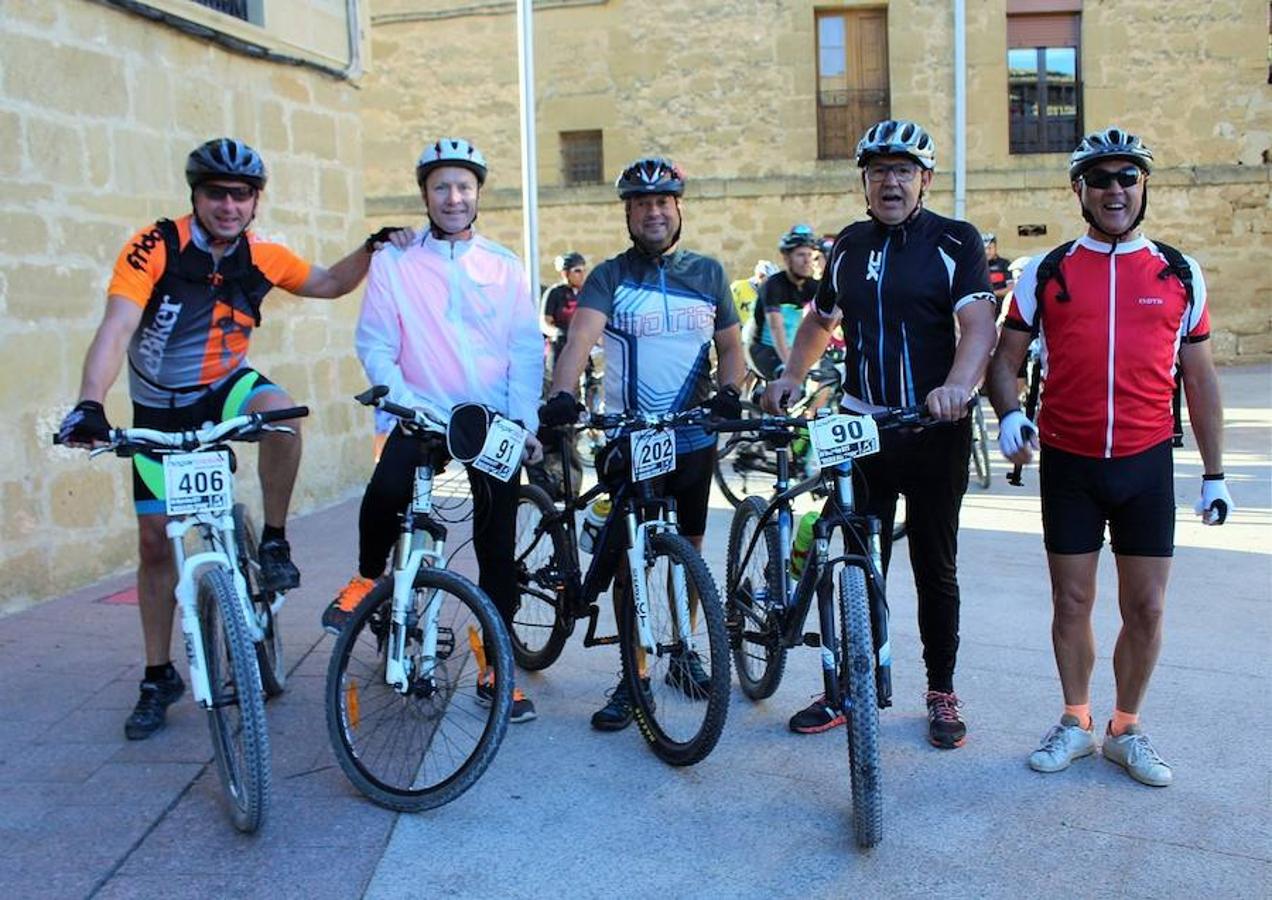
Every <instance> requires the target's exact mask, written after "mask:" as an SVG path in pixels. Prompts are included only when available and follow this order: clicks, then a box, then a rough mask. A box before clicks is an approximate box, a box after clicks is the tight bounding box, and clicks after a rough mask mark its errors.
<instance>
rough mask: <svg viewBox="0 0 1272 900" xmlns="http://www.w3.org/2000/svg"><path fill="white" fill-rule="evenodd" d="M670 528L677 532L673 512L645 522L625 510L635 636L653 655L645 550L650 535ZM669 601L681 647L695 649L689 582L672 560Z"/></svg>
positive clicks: (654, 649)
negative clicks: (661, 517) (670, 595)
mask: <svg viewBox="0 0 1272 900" xmlns="http://www.w3.org/2000/svg"><path fill="white" fill-rule="evenodd" d="M660 531H669V532H672V533H679V524H678V523H677V521H676V515H675V513H674V512H670V511H669V513H668V516H667V518H666V519H651V520H648V521H645V522H637V521H636V513H635V512H634V511H631V512H628V513H627V537H628V541H627V574H628V579H627V581H628V584H629V585H631V592H632V604H633V606H634V607H635V610H636V635H637V637H638V638H639V640H640V645H641V647H642V648H643V649H644V651H645V652H646V653H647V654H650V655H654V656H656V655H657V653H658V648H657V646H656V645H655V643H654V632H653V629H652V628H650V625H649V585H647V584H646V583H645V551H646V549H647V548H648V546H649V535H651V534H654V533H657V532H660ZM670 566H671V592H672V597H671V602H672V604H673V606H672V610H671V612H672V615H673V616H674V617H675V620H676V629H677V632H678V633H677V637H678V638H679V639H680V642H681V643H682V644H683V645H684V650H685V651H689V650H693V649H695V647H694V643H693V627H692V624H691V622H690V612H689V582H688V581H687V580H686V578H685V569H684V566H682V565H680V563H677V562H671V563H670Z"/></svg>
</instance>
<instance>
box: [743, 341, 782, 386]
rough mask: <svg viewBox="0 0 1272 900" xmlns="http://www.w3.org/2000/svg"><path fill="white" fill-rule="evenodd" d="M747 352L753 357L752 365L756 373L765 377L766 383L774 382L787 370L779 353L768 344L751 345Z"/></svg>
mask: <svg viewBox="0 0 1272 900" xmlns="http://www.w3.org/2000/svg"><path fill="white" fill-rule="evenodd" d="M747 352H748V353H750V355H751V365H752V366H753V367H754V368H755V371H757V372H759V373H760V374H761V375H763V376H764V380H765V381H773V380H774V379H776V378H777V377H778V376H779V375H781V374H782V370H783V369H785V368H786V365H785V364H784V363H783V362H782V358H781V357H780V356H778V355H777V351H776V350H775V349H773V348H772V347H770V346H769V345H768V344H761V343H758V342H757V343H754V344H751V345H750V346H749V347H747Z"/></svg>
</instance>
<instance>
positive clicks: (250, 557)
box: [234, 503, 287, 697]
mask: <svg viewBox="0 0 1272 900" xmlns="http://www.w3.org/2000/svg"><path fill="white" fill-rule="evenodd" d="M234 541H235V544H236V545H237V550H238V562H239V570H240V571H242V573H243V580H244V581H246V582H247V596H248V599H249V600H251V601H252V611H253V612H254V613H255V614H256V622H257V624H258V625H259V626H260V629H261V632H262V633H263V634H264V638H262V639H261V641H260V642H259V643H257V645H256V661H257V663H258V665H259V666H260V670H261V686H262V687H264V688H265V696H266V697H277V696H278V695H279V694H281V693H282V692H283V689H284V688H285V687H286V686H287V663H286V661H285V659H284V657H283V635H282V633H281V632H280V631H279V628H278V618H277V617H276V616H275V615H274V606H273V603H274V600H275V598H276V597H277V596H278V595H276V594H273V593H271V592H269V591H266V590H265V589H264V588H263V587H261V561H260V558H259V557H258V555H257V541H256V525H255V524H254V523H253V522H252V517H251V516H250V515H249V514H248V512H247V507H246V506H244V505H243V504H242V503H235V504H234Z"/></svg>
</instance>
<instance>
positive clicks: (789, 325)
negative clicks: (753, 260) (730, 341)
mask: <svg viewBox="0 0 1272 900" xmlns="http://www.w3.org/2000/svg"><path fill="white" fill-rule="evenodd" d="M817 245H818V240H817V235H815V234H814V233H813V229H811V228H809V227H808V226H807V225H796V226H794V227H793V228H791V230H790V231H788V232H787V233H786V234H784V235H782V239H781V241H780V242H778V245H777V248H778V250H780V251H781V253H782V262H783V263H784V264H785V266H786V268H785V269H784V270H783V271H781V272H779V273H778V274H777V275H775V276H773V277H772V278H770V279H768V280H767V281H765V282H764V284H763V285H761V287H760V294H759V299H758V300H756V302H755V330H754V337H753V338H752V339H751V341H750V343H749V345H748V346H747V350H748V352H749V353H750V354H751V362H752V363H753V364H754V365H755V368H756V369H757V370H758V371H759V373H760V374H761V375H763V376H764V377H765V379H767V380H770V381H771V380H772V379H774V378H776V377H777V376H778V375H780V374H781V373H782V369H784V368H785V367H786V358H787V357H788V356H790V352H791V351H790V347H791V343H792V342H793V341H794V340H795V332H796V331H797V330H798V329H799V323H800V322H801V321H802V320H803V318H804V309H805V307H807V306H808V304H809V303H811V302H812V301H813V298H814V297H815V296H817V284H818V281H817V279H816V278H814V277H813V262H814V260H815V259H816V258H817Z"/></svg>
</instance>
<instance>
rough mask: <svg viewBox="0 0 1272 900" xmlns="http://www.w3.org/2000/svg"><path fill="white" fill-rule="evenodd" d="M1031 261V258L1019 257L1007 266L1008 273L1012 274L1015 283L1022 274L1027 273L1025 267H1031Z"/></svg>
mask: <svg viewBox="0 0 1272 900" xmlns="http://www.w3.org/2000/svg"><path fill="white" fill-rule="evenodd" d="M1031 259H1033V257H1031V256H1017V257H1016V258H1015V259H1013V260H1012V261H1011V262H1009V263H1008V264H1007V271H1008V272H1010V273H1011V278H1012V280H1013V281H1015V280H1016V279H1018V278H1020V273H1021V272H1023V271H1025V266H1027V265H1029V260H1031Z"/></svg>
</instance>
